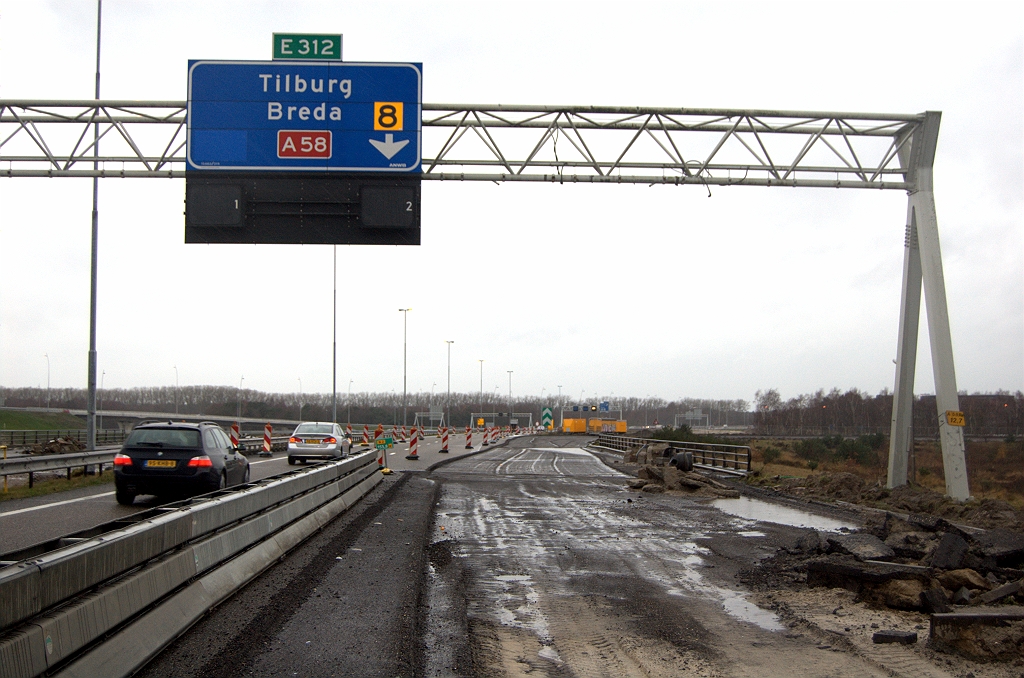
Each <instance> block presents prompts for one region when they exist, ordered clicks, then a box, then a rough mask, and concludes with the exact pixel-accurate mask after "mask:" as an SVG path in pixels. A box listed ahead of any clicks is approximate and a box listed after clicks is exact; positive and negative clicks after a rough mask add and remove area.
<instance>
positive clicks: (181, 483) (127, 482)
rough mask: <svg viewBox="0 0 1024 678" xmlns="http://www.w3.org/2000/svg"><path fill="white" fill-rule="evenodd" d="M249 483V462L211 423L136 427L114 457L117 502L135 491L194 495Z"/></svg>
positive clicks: (131, 499) (131, 496)
mask: <svg viewBox="0 0 1024 678" xmlns="http://www.w3.org/2000/svg"><path fill="white" fill-rule="evenodd" d="M247 482H249V460H248V459H246V458H245V456H244V455H243V454H242V453H241V449H240V448H234V447H232V446H231V439H230V438H229V437H228V435H227V434H226V433H225V432H224V430H223V429H221V427H220V426H218V425H217V424H215V423H213V422H203V423H201V424H186V423H184V422H171V421H167V422H153V423H145V424H141V425H139V426H136V427H135V429H134V430H133V431H132V432H131V433H130V434H129V435H128V439H127V440H125V442H124V445H123V446H122V447H121V451H120V452H119V453H118V454H116V455H115V456H114V487H115V489H116V496H117V502H118V503H119V504H131V503H133V502H134V501H135V497H136V496H137V495H140V494H155V495H158V496H160V497H177V496H193V495H197V494H206V493H207V492H213V491H214V490H217V489H221V488H224V487H227V486H228V485H238V484H243V483H247Z"/></svg>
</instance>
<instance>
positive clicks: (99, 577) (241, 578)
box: [0, 452, 383, 678]
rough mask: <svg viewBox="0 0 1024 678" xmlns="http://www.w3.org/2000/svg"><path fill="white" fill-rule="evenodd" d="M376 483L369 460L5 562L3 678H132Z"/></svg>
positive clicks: (369, 455) (147, 517)
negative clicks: (57, 675)
mask: <svg viewBox="0 0 1024 678" xmlns="http://www.w3.org/2000/svg"><path fill="white" fill-rule="evenodd" d="M382 479H383V477H382V476H381V474H380V472H379V469H378V466H377V463H376V454H375V453H373V452H366V453H362V454H357V455H355V456H351V457H348V458H346V459H342V460H339V461H335V462H327V463H321V464H316V465H314V466H311V467H309V468H304V469H301V470H294V471H289V472H286V473H284V474H281V475H277V476H273V477H271V478H265V479H263V480H259V481H256V482H253V483H249V484H248V485H243V486H239V487H236V488H229V489H226V490H219V491H217V492H213V493H210V494H207V495H203V496H201V497H196V498H193V499H189V500H186V501H182V502H177V503H174V504H167V505H164V506H160V507H157V508H154V509H150V510H149V511H145V512H143V513H141V514H135V515H133V516H130V517H129V518H127V519H125V520H119V521H114V522H112V523H108V524H106V525H104V526H99V527H97V528H92V529H91V530H88V531H86V533H87V535H86V536H81V537H78V536H76V535H69V536H66V537H63V538H61V539H59V540H55V541H54V542H50V543H48V545H37V546H36V547H30V548H29V549H23V550H21V551H18V552H14V553H8V554H3V555H0V600H3V601H4V604H3V605H0V677H2V678H32V677H34V676H39V675H41V674H43V673H47V674H52V673H55V672H59V673H60V675H66V676H96V675H105V676H117V675H130V674H131V673H133V672H135V671H136V670H137V669H138V668H139V667H141V666H142V665H144V664H145V663H146V662H147V661H149V659H151V658H152V657H153V656H155V655H156V654H157V653H159V652H160V651H161V650H162V649H163V648H164V647H166V646H167V645H168V644H169V643H170V642H172V641H173V640H174V638H176V637H177V636H178V635H180V634H181V633H183V632H184V631H185V630H187V629H188V628H189V627H190V626H191V625H192V624H194V623H195V622H196V621H197V620H198V619H199V618H200V617H201V616H202V615H203V614H205V613H206V612H207V611H208V610H209V609H210V608H211V607H213V606H215V605H217V604H219V603H220V602H222V601H223V600H224V599H226V598H227V597H228V596H230V595H231V594H232V593H234V592H235V591H236V590H238V589H239V588H241V587H242V586H244V585H245V584H246V583H248V582H249V581H251V580H252V579H253V578H255V577H256V576H257V575H258V574H259V573H260V572H262V571H263V570H264V569H266V568H267V567H269V566H270V565H272V564H273V563H274V562H276V561H277V559H278V558H280V557H281V556H283V555H284V554H285V553H287V552H288V551H289V550H290V549H291V548H293V547H294V546H297V545H298V544H299V543H301V542H302V541H303V540H304V539H306V538H307V537H308V536H309V535H311V534H312V533H313V532H315V531H316V530H318V529H320V528H321V527H323V526H324V525H326V524H327V523H328V522H329V521H330V520H332V519H333V518H334V517H335V516H337V515H338V514H340V513H341V512H342V511H344V510H345V509H347V508H348V507H349V506H351V505H353V504H354V503H355V502H356V501H358V500H359V499H360V498H361V497H362V496H363V495H365V494H366V493H367V492H369V491H370V490H371V489H373V487H374V486H376V484H377V483H379V482H380V481H381V480H382Z"/></svg>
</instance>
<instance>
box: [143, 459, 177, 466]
mask: <svg viewBox="0 0 1024 678" xmlns="http://www.w3.org/2000/svg"><path fill="white" fill-rule="evenodd" d="M177 465H178V462H176V461H174V460H173V459H147V460H146V468H174V467H175V466H177Z"/></svg>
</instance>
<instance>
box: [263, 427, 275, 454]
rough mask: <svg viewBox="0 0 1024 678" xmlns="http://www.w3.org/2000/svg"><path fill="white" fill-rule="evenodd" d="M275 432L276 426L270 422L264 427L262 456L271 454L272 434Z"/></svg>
mask: <svg viewBox="0 0 1024 678" xmlns="http://www.w3.org/2000/svg"><path fill="white" fill-rule="evenodd" d="M273 432H274V427H273V426H271V425H270V424H267V425H266V426H264V427H263V452H261V453H260V456H261V457H269V456H270V445H271V440H270V434H272V433H273Z"/></svg>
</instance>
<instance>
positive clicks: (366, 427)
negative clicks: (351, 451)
mask: <svg viewBox="0 0 1024 678" xmlns="http://www.w3.org/2000/svg"><path fill="white" fill-rule="evenodd" d="M369 444H370V427H369V425H367V424H363V445H369Z"/></svg>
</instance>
